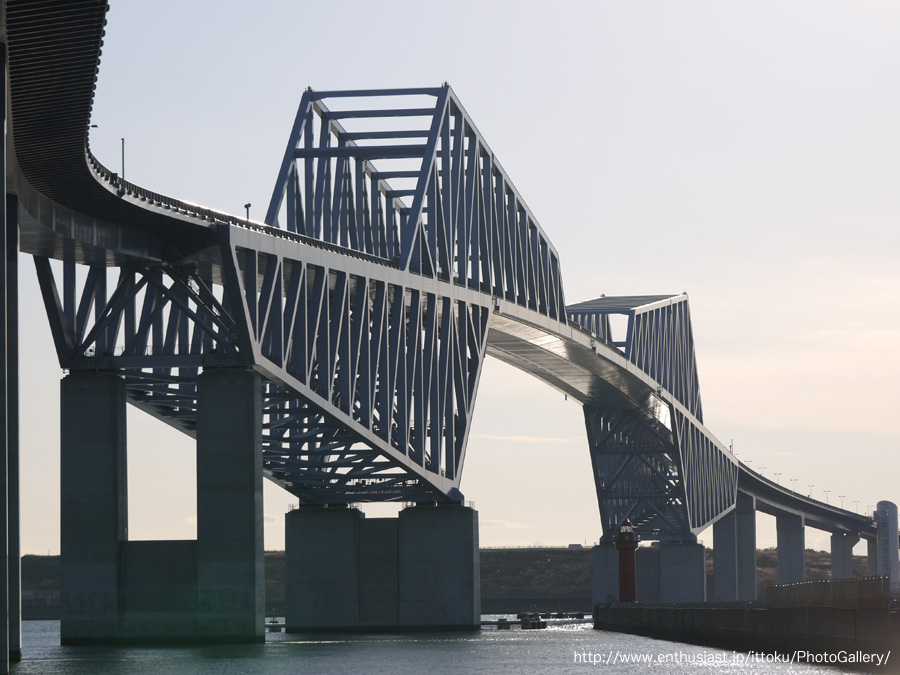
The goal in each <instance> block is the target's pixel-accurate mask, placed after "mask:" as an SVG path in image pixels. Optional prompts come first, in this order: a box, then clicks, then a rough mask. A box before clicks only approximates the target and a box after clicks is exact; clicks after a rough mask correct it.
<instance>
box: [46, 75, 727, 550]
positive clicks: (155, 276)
mask: <svg viewBox="0 0 900 675" xmlns="http://www.w3.org/2000/svg"><path fill="white" fill-rule="evenodd" d="M326 100H327V101H328V102H329V105H330V106H332V107H329V106H326V104H325V102H326ZM413 100H418V101H421V100H425V101H426V103H425V104H424V105H422V104H419V103H411V102H410V101H413ZM376 101H377V102H376ZM360 102H362V103H360ZM353 103H355V104H357V107H355V108H354V107H352V105H348V104H353ZM360 105H362V107H359V106H360ZM332 108H333V109H332ZM411 139H412V140H411ZM416 139H418V140H419V141H420V142H412V141H415V140H416ZM101 178H102V176H101ZM184 208H185V209H186V212H185V214H184V215H185V217H186V218H191V217H192V212H191V208H192V207H191V206H190V205H184ZM196 217H197V219H198V220H202V221H203V222H204V223H205V224H206V226H207V227H210V226H211V228H212V230H214V231H215V232H216V233H217V235H216V236H217V241H218V244H217V245H213V246H209V247H208V248H206V249H202V250H199V251H197V252H195V253H193V254H191V255H190V256H189V257H187V258H182V259H181V260H179V261H178V262H177V263H172V262H169V263H167V264H162V263H160V262H159V261H143V262H138V261H132V262H127V261H125V262H123V260H122V259H121V258H118V257H116V256H114V255H113V256H112V257H110V258H108V259H107V261H106V262H107V263H109V264H118V265H119V266H120V268H121V269H120V271H119V273H118V276H117V277H116V278H113V275H112V274H111V273H109V272H108V271H107V269H106V268H105V267H104V266H103V264H102V263H100V264H98V265H96V266H88V267H86V268H83V269H84V270H86V271H83V272H78V271H77V270H76V265H75V264H74V262H73V261H72V260H71V259H68V258H67V261H66V262H64V263H63V270H62V279H63V281H62V285H61V287H60V286H59V285H58V284H57V282H56V278H55V276H54V273H53V269H52V267H51V264H50V262H49V261H48V260H47V259H45V258H36V266H37V269H38V276H39V279H40V283H41V288H42V292H43V295H44V300H45V305H46V307H47V311H48V316H49V318H50V323H51V328H52V330H53V334H54V338H55V341H56V345H57V351H58V355H59V358H60V363H61V364H62V365H63V367H64V368H67V369H70V370H75V369H87V370H98V369H100V370H111V371H115V372H120V373H122V374H123V375H124V376H125V377H126V380H127V384H128V392H129V394H128V395H129V398H130V400H131V401H132V402H133V403H134V404H136V405H138V406H139V407H141V408H143V409H144V410H147V411H148V412H150V413H152V414H154V415H156V416H157V417H159V418H161V419H163V420H165V421H166V422H168V423H170V424H172V425H174V426H176V427H177V428H179V429H181V430H182V431H184V432H186V433H188V434H193V433H194V428H195V419H196V385H195V378H196V375H197V374H198V373H199V371H200V369H202V368H228V367H241V368H253V369H255V370H256V371H258V372H260V373H261V374H262V375H263V376H264V378H265V382H266V383H265V386H264V387H263V392H264V393H263V396H264V410H265V416H264V429H263V431H262V433H263V446H264V452H265V457H264V461H265V468H266V472H267V475H268V476H269V477H270V478H272V479H273V480H275V481H276V482H278V483H279V484H281V485H282V486H284V487H285V488H287V489H288V490H290V491H291V492H293V493H294V494H295V495H297V496H298V497H300V499H301V500H303V501H307V502H319V503H340V502H355V501H390V500H412V501H422V500H443V499H451V500H455V499H460V498H461V494H460V493H459V490H458V487H459V481H460V474H461V470H462V464H463V460H464V455H465V447H466V441H467V437H468V433H469V428H470V423H471V417H472V412H473V406H474V398H475V394H476V391H477V385H478V378H479V375H480V371H481V364H482V362H483V359H484V355H485V353H486V349H487V347H488V342H489V337H488V336H489V326H490V323H491V316H492V310H493V311H499V307H500V305H501V303H510V304H511V305H512V306H516V307H518V308H520V309H519V311H518V312H517V313H515V314H516V315H518V314H520V313H521V314H522V315H523V318H522V319H521V321H522V322H523V323H522V327H523V330H524V331H525V333H527V332H528V331H529V330H532V329H533V328H535V327H537V326H540V327H541V328H540V331H549V333H548V334H556V335H563V334H565V333H567V332H570V331H571V327H570V326H569V325H568V323H569V321H570V320H571V319H576V320H577V324H580V325H581V326H582V327H584V328H587V329H588V331H589V332H590V333H591V335H592V336H593V338H596V339H597V341H598V343H599V344H597V345H596V346H594V341H593V338H592V339H591V345H592V347H591V348H592V349H593V354H594V355H595V356H599V355H600V353H601V352H603V351H604V350H606V349H607V348H610V349H614V347H610V346H609V345H610V344H611V340H612V336H611V335H610V331H609V321H608V314H609V313H610V308H609V307H606V308H605V309H604V308H600V310H597V308H588V309H587V310H586V311H581V312H580V313H577V312H576V313H573V309H574V308H569V315H568V316H567V312H566V308H565V304H564V294H563V290H562V280H561V275H560V269H559V259H558V256H557V254H556V251H555V249H554V248H553V247H552V245H551V244H550V242H549V240H548V239H547V237H546V236H545V234H544V232H543V230H541V228H540V227H539V226H538V224H537V223H536V221H535V220H534V218H533V216H532V214H531V213H530V211H529V210H528V208H527V207H526V206H525V204H524V201H523V200H522V199H521V197H520V196H519V195H518V193H517V192H516V191H515V188H514V187H513V186H512V184H511V182H510V181H509V180H508V178H507V177H506V174H505V173H504V172H503V170H502V168H501V167H500V165H499V163H498V162H497V161H496V158H495V157H494V156H493V154H492V153H491V151H490V148H489V147H488V146H487V144H486V143H485V142H484V140H483V139H482V138H481V136H480V135H479V133H478V131H477V129H476V128H475V126H474V124H473V123H472V121H471V119H470V118H469V117H468V115H467V114H466V112H465V110H464V109H463V107H462V105H461V104H460V103H459V101H458V100H457V99H456V97H455V95H454V93H453V92H452V90H451V89H450V88H449V87H447V86H444V87H439V88H432V89H404V90H390V91H363V92H313V91H307V92H306V93H305V94H304V96H303V100H302V101H301V104H300V109H299V111H298V115H297V118H296V121H295V124H294V127H293V131H292V133H291V137H290V140H289V142H288V147H287V150H286V152H285V156H284V160H283V162H282V165H281V170H280V172H279V176H278V180H277V183H276V187H275V190H274V193H273V197H272V201H271V204H270V207H269V210H268V213H267V218H266V221H267V224H268V226H264V227H260V226H255V225H254V224H252V223H248V222H240V223H238V222H235V221H232V220H229V219H224V220H220V219H218V218H217V217H216V218H213V219H212V221H210V213H209V212H205V211H204V210H202V209H200V210H198V212H197V214H196ZM279 225H283V226H284V229H280V228H279ZM64 258H65V256H64ZM101 259H102V258H101ZM112 261H115V262H112ZM98 263H99V261H98ZM108 290H112V292H111V293H108ZM645 300H646V299H645ZM654 303H656V304H654ZM632 305H633V306H629V308H628V313H629V317H630V318H629V331H628V338H627V340H626V342H625V343H623V344H620V345H619V347H620V348H624V351H625V354H626V355H627V358H628V360H629V361H631V362H632V363H633V364H635V365H636V366H637V367H639V368H640V369H641V371H642V372H644V373H645V374H646V376H647V377H649V378H650V379H649V380H648V382H652V383H653V384H652V387H653V388H652V389H648V391H653V393H654V395H656V394H658V395H659V397H662V396H663V394H665V395H667V396H668V395H672V396H674V400H675V402H677V404H678V405H677V406H675V405H674V404H673V405H672V406H670V408H671V410H670V415H669V417H670V418H671V419H673V420H676V421H677V423H676V424H675V425H674V426H672V425H671V424H670V425H669V426H668V427H666V428H665V429H662V430H661V429H660V427H659V424H658V420H655V418H654V417H653V415H650V416H649V417H648V415H646V414H643V412H640V411H638V412H637V413H635V411H629V410H625V409H622V410H618V409H617V410H608V409H603V408H602V407H601V406H599V402H598V401H592V400H585V401H584V403H585V405H586V406H587V407H586V412H585V419H586V421H587V426H588V432H589V436H590V439H591V448H592V456H593V457H594V464H595V471H596V478H597V481H598V497H600V503H601V511H602V512H604V514H605V515H604V527H605V528H607V531H609V528H610V527H612V526H613V525H615V524H617V523H614V522H613V521H614V520H615V518H616V517H617V516H618V515H619V514H621V513H626V512H627V513H628V514H631V515H632V517H633V519H634V520H635V521H636V522H638V524H639V529H640V528H644V529H645V530H646V532H645V533H644V534H645V536H647V535H648V534H650V533H653V534H654V535H658V536H683V535H684V533H685V532H689V533H690V532H695V531H696V529H697V528H698V527H700V526H702V525H703V523H705V522H709V517H712V518H714V517H716V516H717V515H718V512H717V510H719V509H720V507H722V505H723V504H725V506H724V507H723V508H725V509H727V508H729V507H728V506H727V501H728V500H727V498H724V499H723V498H721V492H722V490H721V489H720V488H719V487H716V486H713V487H710V486H709V485H707V481H706V480H705V478H704V479H700V480H699V482H698V481H695V480H692V479H691V478H690V476H689V474H690V473H691V472H693V471H694V467H695V466H697V464H696V457H695V455H697V457H699V456H700V455H703V453H706V454H709V453H712V459H713V460H715V461H718V456H717V455H716V454H715V453H716V452H717V451H718V450H719V449H720V448H719V446H717V444H716V443H715V441H714V439H713V440H712V441H709V438H711V436H709V435H708V433H707V432H706V431H705V429H702V424H701V423H700V407H699V389H698V387H697V385H696V367H695V365H694V355H693V342H692V338H691V335H690V319H689V315H688V313H687V303H686V301H684V300H683V299H677V298H672V297H671V296H660V297H658V298H654V299H653V302H649V303H648V302H642V303H640V304H633V303H632ZM506 313H507V314H508V313H509V312H508V310H507V312H506ZM620 313H621V312H620ZM525 315H528V316H527V318H526V317H525ZM528 326H531V328H528ZM513 332H514V333H518V331H513ZM548 344H549V343H548ZM560 344H563V343H560ZM534 346H535V347H539V345H537V344H535V345H534ZM579 353H580V352H579ZM586 356H587V355H586V354H581V355H580V356H579V357H578V359H584V358H586ZM570 358H571V357H570ZM551 361H553V359H551ZM572 368H574V371H573V373H576V372H577V373H579V374H577V375H576V377H578V378H579V379H581V378H583V376H584V373H583V372H582V370H583V364H580V363H576V362H573V363H571V364H570V366H567V367H566V369H568V370H571V369H572ZM538 370H540V369H538ZM589 370H590V369H589ZM621 374H622V375H623V376H624V375H625V374H626V373H625V371H622V373H621ZM544 375H545V376H546V377H549V378H550V380H548V381H555V380H554V379H553V378H554V377H555V375H553V373H551V372H549V371H548V372H547V373H545V374H544ZM590 377H596V375H592V376H589V378H590ZM619 379H620V376H619V375H616V376H614V381H616V382H618V381H619ZM582 384H584V383H582ZM635 385H636V383H633V384H632V385H628V386H629V387H632V386H635ZM579 386H580V385H579ZM587 386H588V388H589V389H593V387H592V386H591V385H589V384H588V385H587ZM612 386H613V387H614V388H615V387H616V386H621V384H613V385H612ZM637 386H639V387H648V386H650V385H649V384H640V385H637ZM670 388H671V393H670V391H669V389H670ZM601 390H604V387H600V388H599V389H597V391H601ZM628 396H630V395H626V397H625V398H628ZM589 398H590V397H589ZM639 398H642V396H641V397H639ZM682 404H683V406H686V407H687V408H686V409H685V410H682V409H681V407H682ZM676 408H678V410H676ZM679 415H681V416H679ZM642 425H643V426H642ZM695 432H696V433H695ZM697 433H699V437H696V434H697ZM695 437H696V438H695ZM704 438H706V439H707V440H706V441H704V440H703V439H704ZM611 439H617V440H615V442H614V443H613V441H612V440H611ZM689 439H694V440H689ZM611 443H612V445H611ZM623 444H624V445H623ZM623 447H628V448H631V450H629V452H630V453H631V454H628V453H624V454H623V453H622V452H621V450H622V448H623ZM695 447H696V448H700V449H699V450H696V451H694V450H692V448H695ZM613 450H615V452H613ZM639 450H643V451H645V452H644V453H643V454H639V453H638V454H635V453H636V452H637V451H639ZM698 453H699V454H698ZM704 457H705V455H704ZM699 461H705V460H704V459H703V458H701V459H700V460H699ZM727 464H728V463H727V462H725V463H724V464H723V465H722V466H723V467H724V469H722V471H724V472H725V473H726V474H728V475H727V476H726V479H727V480H725V482H728V480H730V478H729V477H730V473H728V471H729V469H728V466H727ZM722 471H719V473H722ZM714 473H715V472H714ZM697 474H698V475H700V474H703V476H706V475H707V474H708V472H705V470H704V469H703V468H701V469H700V470H698V471H697ZM716 475H718V474H716ZM713 482H715V481H713ZM732 482H733V481H732ZM638 484H640V490H641V492H639V494H638V493H635V492H634V490H635V489H637V488H636V487H635V486H636V485H638ZM729 484H730V483H729ZM626 485H627V486H628V488H627V490H626V487H625V486H626ZM617 486H618V487H617ZM616 489H619V490H620V491H621V492H620V493H616V492H615V490H616ZM628 490H630V491H631V493H630V496H625V492H627V491H628ZM634 497H636V498H637V499H638V501H639V502H640V505H639V506H637V507H636V506H635V503H636V502H635V501H634V499H632V501H631V502H628V501H627V500H628V499H631V498H634ZM626 502H627V503H626ZM607 521H608V522H607Z"/></svg>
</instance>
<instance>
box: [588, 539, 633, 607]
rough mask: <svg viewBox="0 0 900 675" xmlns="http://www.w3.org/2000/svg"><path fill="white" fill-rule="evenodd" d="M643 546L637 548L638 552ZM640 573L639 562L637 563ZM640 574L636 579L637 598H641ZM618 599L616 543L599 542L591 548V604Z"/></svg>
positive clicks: (616, 600) (605, 602) (601, 603)
mask: <svg viewBox="0 0 900 675" xmlns="http://www.w3.org/2000/svg"><path fill="white" fill-rule="evenodd" d="M642 549H643V547H640V548H638V550H637V552H636V553H640V551H641V550H642ZM637 569H638V575H640V563H638V565H637ZM642 586H643V584H642V583H641V579H640V576H638V580H637V592H638V600H639V601H641V602H643V600H642V599H641V595H640V593H641V587H642ZM618 600H619V554H618V553H617V552H616V545H615V544H613V543H612V542H611V541H610V542H600V543H599V544H597V545H596V546H594V548H593V549H591V604H592V606H596V605H603V604H607V603H610V602H618Z"/></svg>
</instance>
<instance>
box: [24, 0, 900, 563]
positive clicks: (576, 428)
mask: <svg viewBox="0 0 900 675" xmlns="http://www.w3.org/2000/svg"><path fill="white" fill-rule="evenodd" d="M110 5H111V8H110V11H109V14H108V25H107V27H106V37H105V42H104V47H103V54H102V57H101V63H100V71H99V77H98V82H97V90H96V96H95V100H94V109H93V116H92V120H91V121H92V123H93V124H97V125H98V126H97V128H95V129H92V130H91V134H90V142H91V148H92V150H93V152H94V154H95V155H97V157H98V158H99V159H100V160H101V161H102V162H104V163H105V164H106V165H107V166H108V167H109V168H111V169H112V170H119V169H120V163H121V139H122V138H124V139H125V154H126V170H127V173H126V175H127V178H128V179H129V180H130V181H132V182H135V183H138V184H139V185H142V186H144V187H147V188H150V189H152V190H155V191H157V192H161V193H163V194H166V195H169V196H172V197H176V198H180V199H184V200H187V201H191V202H194V203H199V204H202V205H205V206H208V207H211V208H215V209H218V210H221V211H226V212H229V213H234V214H243V212H244V207H243V205H244V204H245V203H247V202H250V203H251V204H252V206H251V209H250V215H251V218H254V219H258V220H262V217H263V214H264V211H265V206H266V205H267V204H268V201H269V198H270V196H271V192H272V189H273V187H274V182H275V178H276V173H277V170H278V167H279V164H280V161H281V158H282V155H283V153H284V150H285V145H286V143H287V139H288V135H289V133H290V129H291V125H292V122H293V119H294V116H295V114H296V109H297V105H298V103H299V101H300V96H301V94H302V91H303V90H304V89H305V88H306V87H307V86H312V87H313V88H315V89H322V90H324V89H328V90H331V89H362V88H365V89H370V88H380V87H419V86H437V85H440V84H441V83H443V82H445V81H446V82H449V83H450V85H451V86H452V87H453V89H454V91H455V92H456V94H457V95H458V96H459V98H460V100H461V101H462V103H463V105H464V106H465V107H466V110H467V111H468V113H469V114H470V115H471V117H472V119H473V120H474V122H475V124H476V125H477V126H478V129H479V131H480V132H481V134H482V136H483V137H484V138H485V139H486V141H487V142H488V144H489V145H490V147H491V149H492V150H493V152H494V153H495V155H496V157H497V158H498V159H499V161H500V162H501V163H502V165H503V168H504V170H505V171H506V173H507V175H508V176H509V178H510V179H511V180H512V182H513V183H514V184H515V185H516V187H517V189H518V191H519V193H520V194H521V195H522V196H523V197H524V199H525V201H526V202H527V204H528V205H529V208H530V209H531V211H532V212H533V214H534V215H535V217H536V219H537V220H538V221H539V222H540V224H541V226H542V228H543V230H544V231H545V232H546V234H547V236H548V237H549V238H550V240H551V241H552V242H553V244H554V246H555V247H556V249H557V251H558V253H559V256H560V260H561V267H562V276H563V282H564V286H565V293H566V301H567V302H568V303H569V304H573V303H575V302H580V301H583V300H588V299H591V298H595V297H599V296H600V295H601V294H606V295H626V294H628V295H631V294H660V293H681V292H687V293H688V296H689V298H690V306H691V313H692V318H693V331H694V338H695V342H696V349H697V359H698V364H699V365H698V367H699V380H700V387H701V395H702V400H703V408H704V422H705V425H706V426H707V428H708V429H710V430H711V431H712V433H714V434H715V435H716V436H717V437H718V438H719V439H720V440H721V441H722V442H723V443H724V444H726V445H727V444H729V443H731V442H733V445H734V450H735V452H736V453H737V456H738V458H739V459H740V460H741V461H744V462H747V463H749V464H750V466H751V468H753V469H755V470H757V471H761V472H762V473H763V474H764V475H766V476H768V477H770V478H772V479H775V480H778V481H779V482H781V483H783V484H786V485H789V486H794V487H795V488H796V489H797V490H798V491H802V492H804V493H809V494H812V496H813V497H815V498H817V499H822V500H825V499H827V500H828V501H830V502H831V503H838V504H840V503H841V502H843V505H844V506H845V507H846V508H849V509H855V510H859V511H860V512H865V511H866V510H871V508H873V507H874V505H875V503H876V502H877V501H879V500H882V499H887V500H891V501H894V502H895V503H896V502H898V501H900V489H898V487H897V475H898V472H897V469H898V461H897V453H898V451H900V431H898V427H897V419H898V412H897V411H898V407H900V393H898V387H897V382H898V381H900V357H898V351H897V347H898V344H900V265H898V264H897V260H898V254H900V228H898V227H897V222H898V217H900V190H898V187H897V186H898V185H900V126H898V124H897V120H898V119H900V81H898V79H897V73H898V72H900V41H898V40H897V39H896V36H897V35H898V34H900V5H897V4H896V3H894V2H891V1H889V0H885V1H883V2H880V1H876V0H857V1H855V2H849V1H847V0H843V1H832V0H793V1H792V2H784V1H783V0H775V1H769V0H731V1H730V2H727V3H723V2H719V1H716V0H710V1H708V2H699V1H694V0H690V1H679V2H671V1H669V0H656V1H645V2H640V3H624V2H612V1H609V0H599V1H598V0H592V1H583V2H569V1H565V0H558V1H556V2H553V3H522V2H506V1H494V2H484V1H483V0H480V1H477V2H476V1H473V0H459V1H458V2H454V3H452V5H447V4H445V3H429V2H413V1H408V2H397V1H394V0H384V1H383V2H379V3H371V2H355V1H349V2H348V1H345V2H330V3H307V2H302V3H301V2H295V1H282V0H263V1H261V2H258V3H252V4H249V5H248V4H247V3H236V2H223V1H221V0H219V1H212V0H193V1H192V2H191V3H183V2H181V1H175V0H158V1H157V2H154V3H152V4H147V3H133V2H125V1H124V0H111V2H110ZM451 8H452V11H451ZM21 270H22V273H21V297H22V300H21V307H22V309H21V313H22V316H21V325H20V331H21V333H22V351H23V353H22V368H23V382H22V393H21V395H22V412H21V416H22V426H23V431H22V460H21V461H22V478H21V480H22V547H23V552H24V553H58V552H59V468H58V467H59V425H58V420H59V393H58V392H59V384H58V382H59V379H60V377H61V376H62V372H61V370H60V368H59V365H58V362H57V361H56V357H55V352H54V350H53V347H52V341H51V338H50V335H49V328H48V325H47V319H46V316H45V314H44V311H43V307H42V304H41V301H40V296H39V294H38V291H37V285H36V281H35V279H34V267H33V264H32V263H31V261H30V260H28V259H27V258H26V257H24V256H23V258H22V261H21ZM128 425H129V432H128V433H129V439H128V441H129V456H128V463H129V536H130V537H131V538H133V539H179V538H193V537H195V535H196V518H195V516H196V507H195V498H196V492H195V489H194V480H195V468H194V461H195V457H194V451H193V442H192V441H191V440H190V439H188V438H187V437H184V436H182V435H180V434H179V433H178V432H176V431H174V430H171V429H170V428H168V427H166V426H165V425H163V424H161V423H159V422H156V421H155V420H150V419H149V418H146V417H145V416H143V415H142V414H141V413H139V412H138V411H136V410H134V409H131V408H130V409H129V417H128ZM790 481H792V482H790ZM461 489H462V492H463V493H464V494H465V496H466V499H467V500H472V501H474V503H475V507H476V509H477V510H478V512H479V520H480V538H481V544H482V545H483V546H527V545H534V544H543V545H566V544H571V543H582V544H590V543H591V542H593V541H596V540H597V539H598V538H599V537H600V535H601V531H600V518H599V512H598V508H597V502H596V496H595V492H594V484H593V478H592V475H591V467H590V460H589V456H588V449H587V441H586V437H585V432H584V422H583V418H582V414H581V410H580V408H579V406H578V405H577V404H576V403H574V402H573V401H566V400H565V399H564V397H563V395H562V394H561V393H559V392H557V391H556V390H554V389H552V388H549V387H547V386H546V385H545V384H543V383H541V382H539V381H537V380H534V379H532V378H530V377H529V376H527V375H525V374H522V373H520V372H519V371H517V370H515V369H514V368H511V367H509V366H506V365H504V364H501V363H499V362H497V361H495V360H488V362H487V363H486V364H485V366H484V369H483V374H482V379H481V384H480V388H479V392H478V401H477V406H476V411H475V417H474V422H473V427H472V431H471V437H470V441H469V447H468V450H467V455H466V465H465V468H464V471H463V478H462V485H461ZM826 490H827V491H828V492H827V493H826V492H825V491H826ZM293 501H295V499H294V498H292V497H291V496H290V495H288V494H287V493H286V492H284V491H283V490H281V489H280V488H278V487H276V486H274V485H272V484H268V483H267V487H266V490H265V514H266V523H265V543H266V548H267V549H281V548H283V546H284V513H285V511H286V510H287V509H288V505H289V504H290V503H291V502H293ZM391 510H392V507H384V506H381V507H374V508H370V509H368V510H367V513H369V514H370V515H385V514H387V513H390V512H391ZM394 510H395V509H394ZM700 539H701V541H703V542H704V543H706V544H707V545H709V544H711V543H712V536H711V529H710V530H707V531H705V532H703V533H702V534H701V535H700ZM827 541H828V537H827V534H825V533H821V532H818V531H816V530H810V529H807V546H808V547H813V548H820V549H825V548H827V546H828V543H827ZM774 542H775V536H774V521H773V519H771V518H770V517H768V516H764V515H759V516H758V545H759V546H760V547H765V546H773V545H774ZM864 548H865V547H864V545H863V544H861V545H860V548H858V549H857V552H862V551H863V550H864Z"/></svg>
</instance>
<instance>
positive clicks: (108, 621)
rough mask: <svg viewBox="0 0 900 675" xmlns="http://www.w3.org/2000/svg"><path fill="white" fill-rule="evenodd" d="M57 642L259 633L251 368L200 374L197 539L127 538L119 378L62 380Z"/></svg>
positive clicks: (258, 501)
mask: <svg viewBox="0 0 900 675" xmlns="http://www.w3.org/2000/svg"><path fill="white" fill-rule="evenodd" d="M61 417H62V425H61V451H60V455H61V473H60V483H61V517H62V519H61V553H62V556H61V569H60V577H61V579H60V581H61V590H62V608H61V609H62V616H61V619H62V620H61V626H60V638H61V642H62V644H115V643H132V644H139V643H144V642H217V641H228V642H236V641H242V642H248V641H249V642H254V641H263V640H264V639H265V634H264V626H263V621H264V591H265V581H264V575H263V538H262V450H261V446H260V441H259V439H260V425H261V421H262V413H261V396H260V380H259V376H258V375H256V374H254V373H252V372H250V371H212V372H205V373H203V374H201V375H200V376H199V377H198V413H197V535H198V538H197V540H196V541H128V492H127V468H126V430H125V381H124V379H122V378H121V377H119V376H118V375H115V374H104V373H73V374H70V375H68V376H66V377H65V378H64V379H63V381H62V385H61Z"/></svg>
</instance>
